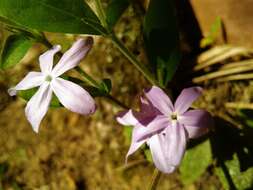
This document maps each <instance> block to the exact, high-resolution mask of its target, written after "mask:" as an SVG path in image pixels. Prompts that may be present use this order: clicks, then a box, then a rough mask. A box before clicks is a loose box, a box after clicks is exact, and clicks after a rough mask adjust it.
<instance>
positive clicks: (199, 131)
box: [184, 125, 210, 139]
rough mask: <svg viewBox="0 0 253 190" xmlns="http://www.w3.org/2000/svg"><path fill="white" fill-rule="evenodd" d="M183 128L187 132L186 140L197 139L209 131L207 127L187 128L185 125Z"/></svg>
mask: <svg viewBox="0 0 253 190" xmlns="http://www.w3.org/2000/svg"><path fill="white" fill-rule="evenodd" d="M184 128H185V130H186V132H187V136H188V138H190V139H195V138H199V137H201V136H203V135H205V134H207V133H208V131H209V129H210V128H208V127H196V126H189V125H185V126H184Z"/></svg>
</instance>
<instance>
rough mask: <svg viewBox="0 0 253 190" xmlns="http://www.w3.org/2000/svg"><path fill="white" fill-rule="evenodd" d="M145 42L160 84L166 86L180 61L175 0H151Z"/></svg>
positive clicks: (147, 15)
mask: <svg viewBox="0 0 253 190" xmlns="http://www.w3.org/2000/svg"><path fill="white" fill-rule="evenodd" d="M144 42H145V46H146V51H147V55H148V58H149V62H150V64H151V66H152V68H153V69H154V71H155V72H156V74H157V78H158V81H159V83H160V85H162V86H166V85H167V83H168V82H169V81H170V80H171V79H172V77H173V75H174V73H175V71H176V69H177V66H178V64H179V62H180V53H179V31H178V28H177V21H176V14H175V7H174V3H173V0H168V1H164V0H151V1H150V5H149V8H148V11H147V14H146V16H145V20H144Z"/></svg>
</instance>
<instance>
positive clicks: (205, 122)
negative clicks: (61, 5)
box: [178, 110, 214, 138]
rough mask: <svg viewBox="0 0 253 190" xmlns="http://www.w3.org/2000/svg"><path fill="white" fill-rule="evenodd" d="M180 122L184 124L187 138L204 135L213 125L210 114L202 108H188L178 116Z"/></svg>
mask: <svg viewBox="0 0 253 190" xmlns="http://www.w3.org/2000/svg"><path fill="white" fill-rule="evenodd" d="M178 121H179V122H180V123H181V124H184V126H185V129H186V131H187V133H188V137H189V138H197V137H200V136H201V135H204V134H205V133H207V132H208V130H209V129H210V128H211V127H213V125H214V121H213V118H212V116H211V115H210V114H209V113H208V112H207V111H204V110H190V111H187V112H185V113H184V114H183V115H181V116H180V117H179V118H178Z"/></svg>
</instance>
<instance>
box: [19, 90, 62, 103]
mask: <svg viewBox="0 0 253 190" xmlns="http://www.w3.org/2000/svg"><path fill="white" fill-rule="evenodd" d="M37 90H38V88H32V89H29V90H21V91H18V96H19V97H21V98H22V99H24V100H26V101H29V100H30V99H31V97H32V96H33V95H34V94H35V93H36V92H37ZM50 107H54V108H58V107H61V103H60V102H59V100H58V98H57V97H56V96H55V95H53V97H52V100H51V103H50Z"/></svg>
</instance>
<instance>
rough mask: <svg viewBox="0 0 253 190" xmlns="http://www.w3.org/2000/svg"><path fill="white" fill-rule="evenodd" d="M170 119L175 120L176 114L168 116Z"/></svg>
mask: <svg viewBox="0 0 253 190" xmlns="http://www.w3.org/2000/svg"><path fill="white" fill-rule="evenodd" d="M170 118H171V120H174V121H175V120H177V114H176V113H172V114H171V115H170Z"/></svg>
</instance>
